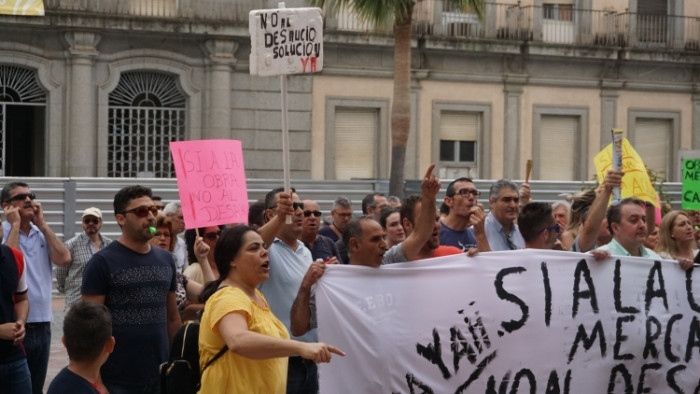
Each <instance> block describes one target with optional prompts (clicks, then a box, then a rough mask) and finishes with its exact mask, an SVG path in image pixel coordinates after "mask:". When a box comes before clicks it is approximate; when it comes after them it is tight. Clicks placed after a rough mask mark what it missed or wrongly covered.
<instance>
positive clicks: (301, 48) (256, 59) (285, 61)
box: [248, 8, 323, 76]
mask: <svg viewBox="0 0 700 394" xmlns="http://www.w3.org/2000/svg"><path fill="white" fill-rule="evenodd" d="M248 26H249V30H250V48H251V53H250V74H251V75H261V76H269V75H289V74H307V73H313V72H317V71H321V70H322V69H323V17H322V16H321V9H320V8H278V9H269V10H253V11H250V14H249V18H248Z"/></svg>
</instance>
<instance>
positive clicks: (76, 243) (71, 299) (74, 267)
mask: <svg viewBox="0 0 700 394" xmlns="http://www.w3.org/2000/svg"><path fill="white" fill-rule="evenodd" d="M99 235H100V239H101V240H102V245H101V247H100V249H102V248H104V247H105V246H107V245H109V243H110V242H112V240H111V239H109V238H107V237H105V236H103V235H102V234H99ZM66 248H68V250H69V251H70V255H71V257H72V258H73V261H71V263H70V265H68V266H67V267H56V282H57V284H58V291H60V292H61V293H64V294H65V295H66V310H68V308H70V307H71V305H73V304H75V303H76V302H78V301H79V300H80V287H81V286H82V284H83V271H84V270H85V265H86V264H87V262H88V261H90V259H91V258H92V255H93V252H92V247H91V246H90V238H89V237H88V236H87V235H86V234H85V232H82V233H80V234H78V235H76V236H75V237H73V238H71V239H69V240H68V241H66Z"/></svg>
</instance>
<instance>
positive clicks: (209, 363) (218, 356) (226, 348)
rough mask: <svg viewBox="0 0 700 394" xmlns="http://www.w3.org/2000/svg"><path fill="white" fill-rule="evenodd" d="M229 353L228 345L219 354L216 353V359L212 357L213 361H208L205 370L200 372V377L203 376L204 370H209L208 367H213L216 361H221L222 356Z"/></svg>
mask: <svg viewBox="0 0 700 394" xmlns="http://www.w3.org/2000/svg"><path fill="white" fill-rule="evenodd" d="M227 351H228V345H224V347H223V348H221V350H219V353H216V355H215V356H214V357H212V358H211V360H209V361H207V363H206V364H204V368H202V370H201V371H200V372H199V373H200V375H201V374H203V373H204V370H205V369H207V367H208V366H210V365H212V364H213V363H214V361H216V360H218V359H220V358H221V356H223V355H224V354H226V352H227Z"/></svg>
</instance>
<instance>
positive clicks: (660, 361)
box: [316, 250, 700, 394]
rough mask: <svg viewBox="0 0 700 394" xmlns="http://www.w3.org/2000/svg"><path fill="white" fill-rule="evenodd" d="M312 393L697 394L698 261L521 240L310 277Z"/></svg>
mask: <svg viewBox="0 0 700 394" xmlns="http://www.w3.org/2000/svg"><path fill="white" fill-rule="evenodd" d="M316 303H317V311H318V333H319V337H320V340H321V341H324V342H327V343H331V344H334V345H337V346H339V347H340V348H341V349H343V350H344V351H345V352H346V353H347V356H346V357H334V358H333V361H332V362H331V363H330V364H323V365H321V366H320V371H319V374H320V385H321V392H322V393H494V394H496V393H498V394H501V393H548V394H551V393H698V392H699V390H700V320H699V319H700V269H695V272H693V271H689V272H685V271H683V270H682V269H681V268H680V267H679V266H678V265H677V264H676V263H674V262H670V261H661V262H659V261H656V262H655V261H652V260H646V259H641V258H627V257H625V258H615V259H611V260H608V261H606V262H601V263H598V262H595V261H594V260H593V259H592V257H590V256H589V255H585V254H578V253H567V252H545V251H538V250H524V251H517V252H494V253H485V254H482V255H479V256H478V257H474V258H469V257H466V256H463V255H458V256H451V257H445V258H440V259H431V260H425V261H421V262H413V263H405V264H396V265H391V266H384V267H381V268H379V269H372V268H367V267H359V266H330V267H328V269H327V270H326V273H325V274H324V276H323V277H322V278H321V280H320V281H319V283H318V285H317V287H316Z"/></svg>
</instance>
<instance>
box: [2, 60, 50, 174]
mask: <svg viewBox="0 0 700 394" xmlns="http://www.w3.org/2000/svg"><path fill="white" fill-rule="evenodd" d="M45 110H46V92H45V91H44V89H43V88H42V87H41V86H40V85H39V81H38V79H37V72H36V70H33V69H30V68H26V67H22V66H16V65H10V64H0V175H5V176H40V175H44V145H45V144H44V130H45Z"/></svg>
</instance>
